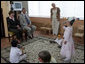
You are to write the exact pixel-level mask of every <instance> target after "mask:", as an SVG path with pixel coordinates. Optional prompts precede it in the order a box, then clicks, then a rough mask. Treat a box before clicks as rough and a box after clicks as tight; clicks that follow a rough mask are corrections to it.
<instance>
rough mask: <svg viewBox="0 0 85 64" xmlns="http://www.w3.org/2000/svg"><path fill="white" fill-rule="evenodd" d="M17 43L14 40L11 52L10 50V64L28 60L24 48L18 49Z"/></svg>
mask: <svg viewBox="0 0 85 64" xmlns="http://www.w3.org/2000/svg"><path fill="white" fill-rule="evenodd" d="M17 43H18V42H17V41H16V40H13V41H12V42H11V45H12V47H11V50H10V62H11V63H19V62H20V61H21V60H25V59H26V54H25V53H24V52H23V50H24V49H23V48H22V50H21V49H19V48H18V47H17Z"/></svg>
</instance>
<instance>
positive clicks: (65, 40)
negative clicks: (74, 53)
mask: <svg viewBox="0 0 85 64" xmlns="http://www.w3.org/2000/svg"><path fill="white" fill-rule="evenodd" d="M66 31H67V33H65V37H64V44H66V43H67V41H68V40H69V38H70V34H71V31H70V29H67V30H66Z"/></svg>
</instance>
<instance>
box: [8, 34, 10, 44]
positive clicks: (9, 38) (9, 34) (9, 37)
mask: <svg viewBox="0 0 85 64" xmlns="http://www.w3.org/2000/svg"><path fill="white" fill-rule="evenodd" d="M8 38H9V42H10V34H8Z"/></svg>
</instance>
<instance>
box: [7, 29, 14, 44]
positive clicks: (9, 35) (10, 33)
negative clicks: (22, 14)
mask: <svg viewBox="0 0 85 64" xmlns="http://www.w3.org/2000/svg"><path fill="white" fill-rule="evenodd" d="M14 36H15V33H13V32H10V31H8V38H9V42H10V41H11V38H12V39H13V38H14Z"/></svg>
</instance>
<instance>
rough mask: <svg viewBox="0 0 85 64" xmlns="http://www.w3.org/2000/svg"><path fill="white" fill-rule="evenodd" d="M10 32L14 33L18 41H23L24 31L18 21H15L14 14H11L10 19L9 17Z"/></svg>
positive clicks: (11, 12)
mask: <svg viewBox="0 0 85 64" xmlns="http://www.w3.org/2000/svg"><path fill="white" fill-rule="evenodd" d="M7 24H8V31H11V32H14V33H15V34H16V36H17V39H18V40H21V39H22V29H21V27H20V23H19V21H18V20H15V19H14V12H13V11H10V12H9V17H7Z"/></svg>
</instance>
